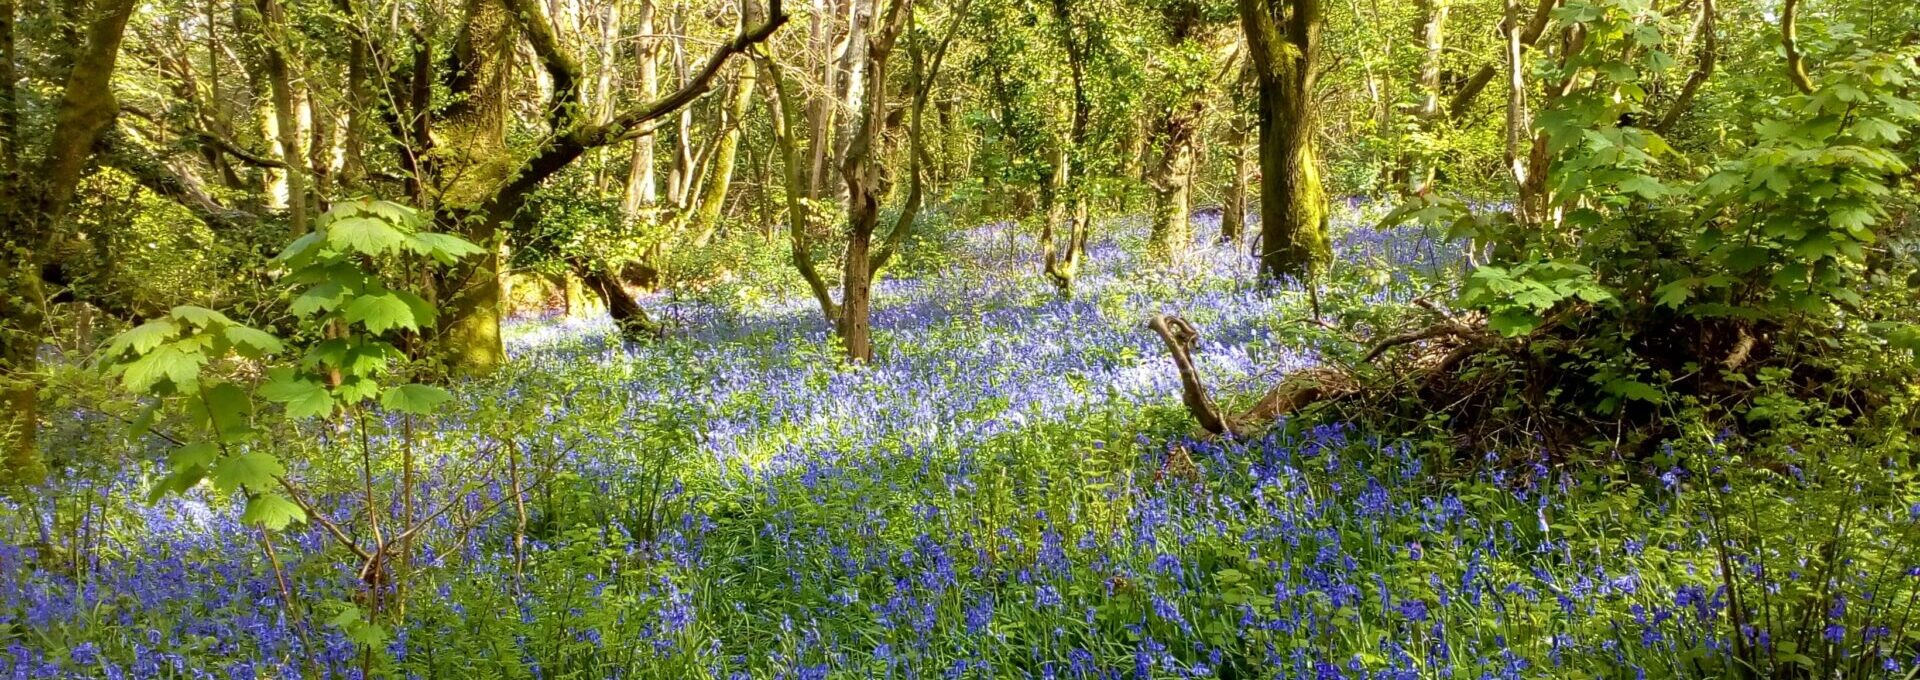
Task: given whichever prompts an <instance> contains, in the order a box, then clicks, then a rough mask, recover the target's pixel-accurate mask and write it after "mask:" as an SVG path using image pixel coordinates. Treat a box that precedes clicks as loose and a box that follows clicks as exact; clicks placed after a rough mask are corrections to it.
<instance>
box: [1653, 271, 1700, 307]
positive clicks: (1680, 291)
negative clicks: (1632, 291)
mask: <svg viewBox="0 0 1920 680" xmlns="http://www.w3.org/2000/svg"><path fill="white" fill-rule="evenodd" d="M1693 284H1694V280H1693V279H1690V278H1687V279H1680V280H1678V281H1669V282H1667V283H1666V284H1663V285H1661V286H1660V287H1659V288H1655V289H1653V295H1654V299H1655V301H1657V302H1659V303H1660V304H1661V305H1663V306H1666V307H1671V308H1673V309H1679V308H1680V305H1682V304H1686V302H1687V298H1688V297H1691V296H1692V295H1693Z"/></svg>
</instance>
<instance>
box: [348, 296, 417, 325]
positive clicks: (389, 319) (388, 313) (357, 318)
mask: <svg viewBox="0 0 1920 680" xmlns="http://www.w3.org/2000/svg"><path fill="white" fill-rule="evenodd" d="M347 323H357V324H360V325H362V326H365V327H366V329H367V331H368V332H372V333H385V332H387V331H388V330H391V329H394V328H406V329H409V330H419V329H420V327H419V326H418V325H416V324H415V322H414V318H413V308H412V307H410V306H408V305H407V303H406V301H405V300H402V299H400V297H399V296H397V295H394V294H392V293H380V294H375V295H362V296H360V297H357V298H354V299H353V302H349V303H347Z"/></svg>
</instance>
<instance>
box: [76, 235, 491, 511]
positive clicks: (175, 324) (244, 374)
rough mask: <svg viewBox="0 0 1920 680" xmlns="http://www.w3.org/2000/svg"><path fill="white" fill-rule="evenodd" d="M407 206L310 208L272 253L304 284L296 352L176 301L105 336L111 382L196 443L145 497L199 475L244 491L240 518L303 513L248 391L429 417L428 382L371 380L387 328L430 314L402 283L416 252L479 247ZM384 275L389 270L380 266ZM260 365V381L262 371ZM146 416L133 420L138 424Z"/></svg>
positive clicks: (438, 257) (381, 370)
mask: <svg viewBox="0 0 1920 680" xmlns="http://www.w3.org/2000/svg"><path fill="white" fill-rule="evenodd" d="M419 221H420V219H419V217H418V215H417V213H415V212H414V211H413V210H411V209H409V208H406V207H405V206H401V205H399V204H395V203H388V202H384V201H344V202H341V203H337V204H335V206H334V208H333V209H332V210H330V211H328V212H327V213H326V214H324V215H322V216H321V218H320V221H319V230H318V231H315V232H313V233H311V234H307V235H305V236H303V237H301V238H299V239H297V240H295V241H294V242H293V244H292V245H290V246H288V247H287V249H286V250H285V251H284V252H282V253H281V255H280V256H279V257H278V258H276V261H277V262H279V263H281V264H282V265H283V266H285V267H287V268H288V270H289V271H288V272H287V274H286V275H285V279H286V280H287V281H289V282H292V283H294V284H296V285H300V286H304V288H303V289H302V290H301V292H300V293H299V294H298V295H296V296H294V297H293V298H292V299H291V301H290V302H289V303H288V307H289V309H290V311H291V312H292V313H293V314H294V316H296V317H298V318H300V319H302V320H303V321H304V323H305V328H306V329H307V330H308V332H309V333H310V334H311V335H310V336H309V337H313V338H315V339H314V340H313V341H312V342H310V343H307V344H308V347H307V348H306V351H305V353H304V355H303V356H301V357H299V358H297V359H290V358H283V357H281V356H279V355H281V354H283V353H284V352H285V351H286V350H287V347H286V345H285V343H283V342H282V341H281V340H280V339H279V338H277V337H275V336H274V335H272V334H270V333H267V332H266V331H262V330H259V329H256V328H251V327H248V326H245V325H242V324H239V323H236V322H235V321H233V320H232V319H230V318H228V317H227V316H226V315H225V314H223V313H221V312H219V311H216V310H212V309H207V308H204V307H196V306H192V305H181V306H178V307H175V308H173V310H172V311H170V312H168V313H167V314H166V315H164V316H161V317H159V318H155V319H153V320H151V321H148V322H146V323H143V324H140V325H138V326H135V327H133V328H131V329H129V330H127V331H125V332H123V333H121V334H120V335H118V336H116V337H115V338H114V339H113V340H112V341H111V342H109V343H107V345H106V347H105V348H104V349H102V350H101V363H102V367H103V369H104V370H105V372H106V373H107V374H108V375H111V376H116V377H118V378H119V379H120V384H121V387H122V388H123V389H125V390H126V391H128V392H131V393H134V394H144V395H148V396H150V397H152V398H154V399H155V400H156V403H155V404H154V405H153V406H152V407H151V408H152V409H156V410H157V409H158V408H160V407H162V406H165V405H169V404H171V405H175V406H177V407H178V408H180V409H181V410H182V411H183V412H184V413H186V414H187V415H188V417H189V422H190V424H191V425H192V426H193V430H194V431H195V432H198V433H201V434H202V435H204V436H205V437H206V439H204V440H193V441H186V442H176V446H175V448H174V449H173V450H172V452H171V453H170V454H169V455H168V462H167V475H166V476H165V477H164V478H162V479H161V480H160V481H159V482H157V483H156V484H155V485H154V487H153V490H152V493H151V495H150V497H151V498H154V499H157V498H160V497H162V496H165V495H168V494H176V493H184V492H186V491H188V490H190V489H192V488H194V487H195V486H196V485H198V484H200V483H201V482H202V481H203V480H207V481H210V482H211V484H212V488H213V490H214V491H216V492H219V493H239V494H241V495H243V496H244V497H245V498H246V499H247V509H246V512H245V513H244V514H243V515H242V521H244V522H247V523H249V524H256V525H260V526H263V527H266V528H268V529H275V530H278V529H284V528H286V527H287V526H288V525H290V524H293V523H296V522H300V521H304V520H305V519H306V512H305V510H304V509H303V508H302V507H301V506H300V505H299V504H297V503H295V502H294V501H293V500H292V499H290V498H288V497H287V496H286V495H284V494H283V493H282V490H281V486H280V480H281V478H283V477H284V476H285V475H286V474H287V470H286V466H285V464H284V463H283V462H282V460H281V459H280V457H279V456H278V455H277V454H275V453H274V452H273V449H274V447H273V445H272V442H271V441H270V438H266V437H265V436H264V435H265V433H263V432H262V431H261V430H260V429H259V428H258V427H257V426H256V423H257V421H259V420H260V418H261V413H260V412H259V409H258V408H256V405H255V404H256V400H259V401H263V402H270V403H278V404H282V405H284V407H285V413H286V415H287V417H289V418H294V419H303V418H324V417H328V416H330V415H332V414H334V413H335V412H336V411H337V410H338V409H340V408H342V407H356V406H357V405H358V403H359V402H361V401H363V400H367V399H371V398H374V397H375V396H378V397H379V400H380V404H381V406H383V407H385V408H387V409H389V410H392V411H397V412H402V413H407V414H410V415H424V414H427V413H431V412H432V411H433V410H434V409H435V408H436V407H438V406H439V405H441V404H443V403H445V402H447V401H448V400H450V399H451V398H452V395H450V394H449V393H447V391H446V390H444V389H441V388H439V387H433V386H429V385H419V384H402V385H396V386H390V387H386V388H384V389H382V388H381V386H380V385H379V384H378V383H377V380H378V379H380V378H382V377H384V376H386V375H387V374H388V373H390V370H389V368H390V365H391V363H392V362H393V361H394V360H395V359H397V358H400V357H402V356H403V355H402V353H401V351H400V349H399V348H398V347H396V346H395V345H394V344H393V343H392V341H391V340H392V338H394V337H395V335H396V332H397V331H400V330H413V331H417V330H418V329H419V328H420V327H422V326H423V325H427V324H431V323H432V322H433V317H434V309H433V306H432V305H430V304H428V303H427V302H426V301H425V300H423V299H421V298H420V297H419V296H418V295H415V294H413V293H411V292H408V291H407V290H405V289H404V288H402V287H400V284H399V282H400V281H404V280H406V274H407V273H408V272H410V271H415V267H416V266H418V265H419V263H418V262H412V261H409V258H416V259H418V258H424V259H425V260H426V261H429V262H442V263H450V262H454V261H457V260H459V259H460V258H462V257H466V256H469V255H473V254H475V253H477V252H479V249H478V248H477V247H476V246H474V245H473V244H471V243H468V242H467V241H465V240H463V239H460V238H458V237H455V236H449V235H445V234H435V233H431V232H421V231H419ZM386 272H391V273H386ZM263 374H264V379H262V375H263ZM150 426H151V422H150V421H148V420H143V421H141V422H138V423H136V429H137V430H143V431H144V430H145V429H146V428H148V427H150Z"/></svg>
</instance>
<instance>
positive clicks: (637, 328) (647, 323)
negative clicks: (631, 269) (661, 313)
mask: <svg viewBox="0 0 1920 680" xmlns="http://www.w3.org/2000/svg"><path fill="white" fill-rule="evenodd" d="M570 264H571V265H572V267H573V275H574V277H577V278H578V279H579V281H580V282H581V283H583V284H585V285H586V288H587V289H588V290H591V291H593V293H594V295H597V296H599V297H600V302H601V303H603V304H605V305H606V306H607V316H608V317H610V318H612V319H613V325H614V327H615V328H617V329H619V331H620V337H621V338H624V339H626V340H627V341H629V342H639V341H643V340H648V339H652V338H657V337H660V333H661V329H660V326H659V324H656V323H654V321H653V319H652V318H651V317H649V316H647V310H646V308H644V307H641V306H640V303H639V301H637V300H634V299H633V295H631V294H629V293H627V289H626V288H624V287H621V285H620V279H619V278H617V277H615V276H613V275H611V274H608V273H606V272H605V271H602V270H601V269H599V268H597V267H592V266H589V265H588V264H587V263H585V262H584V261H581V260H579V259H574V260H572V261H571V262H570Z"/></svg>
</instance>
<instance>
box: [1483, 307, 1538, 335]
mask: <svg viewBox="0 0 1920 680" xmlns="http://www.w3.org/2000/svg"><path fill="white" fill-rule="evenodd" d="M1539 325H1540V317H1538V316H1534V314H1533V313H1532V312H1529V311H1527V310H1525V309H1513V308H1509V309H1502V310H1499V311H1497V312H1494V313H1493V314H1492V315H1489V316H1488V317H1487V327H1488V328H1492V329H1493V330H1495V331H1497V332H1499V333H1500V334H1501V335H1504V336H1507V337H1509V338H1512V337H1517V336H1521V335H1526V334H1527V333H1530V332H1532V331H1533V329H1534V328H1537V327H1539Z"/></svg>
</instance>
